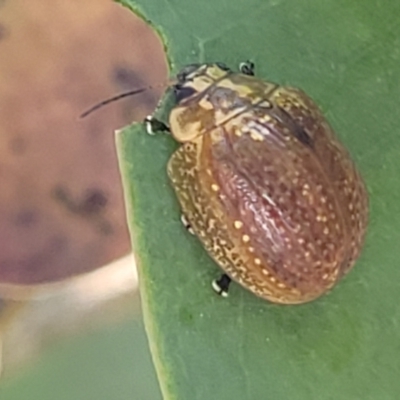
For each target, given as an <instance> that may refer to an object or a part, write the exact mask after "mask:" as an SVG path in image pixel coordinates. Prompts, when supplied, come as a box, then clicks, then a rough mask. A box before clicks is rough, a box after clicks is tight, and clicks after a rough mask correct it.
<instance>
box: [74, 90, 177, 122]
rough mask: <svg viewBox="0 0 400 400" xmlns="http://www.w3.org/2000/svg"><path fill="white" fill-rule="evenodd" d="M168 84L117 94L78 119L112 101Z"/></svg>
mask: <svg viewBox="0 0 400 400" xmlns="http://www.w3.org/2000/svg"><path fill="white" fill-rule="evenodd" d="M168 84H169V83H163V84H160V85H157V86H147V87H145V88H140V89H135V90H129V91H128V92H124V93H120V94H117V95H116V96H113V97H110V98H109V99H106V100H103V101H100V103H97V104H95V105H94V106H93V107H90V108H89V109H88V110H86V111H85V112H84V113H82V114H81V115H80V116H79V118H85V117H87V116H88V115H89V114H91V113H92V112H93V111H96V110H98V109H99V108H102V107H104V106H106V105H107V104H110V103H114V101H117V100H121V99H123V98H125V97H129V96H134V95H136V94H139V93H142V92H145V91H146V90H150V89H155V88H158V87H160V86H167V85H168Z"/></svg>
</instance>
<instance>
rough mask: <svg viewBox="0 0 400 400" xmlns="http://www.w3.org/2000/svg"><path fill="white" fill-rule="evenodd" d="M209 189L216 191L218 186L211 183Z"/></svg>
mask: <svg viewBox="0 0 400 400" xmlns="http://www.w3.org/2000/svg"><path fill="white" fill-rule="evenodd" d="M211 189H212V190H213V191H214V192H218V190H219V186H218V185H217V184H215V183H213V184H212V185H211Z"/></svg>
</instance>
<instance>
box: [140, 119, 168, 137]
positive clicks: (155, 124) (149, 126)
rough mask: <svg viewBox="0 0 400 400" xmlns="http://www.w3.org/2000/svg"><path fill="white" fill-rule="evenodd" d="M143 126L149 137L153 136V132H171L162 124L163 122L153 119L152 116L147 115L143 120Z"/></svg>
mask: <svg viewBox="0 0 400 400" xmlns="http://www.w3.org/2000/svg"><path fill="white" fill-rule="evenodd" d="M144 124H145V125H146V131H147V133H148V134H149V135H154V134H155V132H159V131H163V132H167V133H170V132H171V130H170V129H169V126H168V125H166V124H164V122H162V121H160V120H158V119H155V118H154V117H153V116H152V115H148V116H147V117H146V118H145V119H144Z"/></svg>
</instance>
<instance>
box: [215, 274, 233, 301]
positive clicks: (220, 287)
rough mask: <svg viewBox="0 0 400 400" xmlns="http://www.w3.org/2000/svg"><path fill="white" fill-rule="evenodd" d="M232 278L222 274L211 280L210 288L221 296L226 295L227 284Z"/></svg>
mask: <svg viewBox="0 0 400 400" xmlns="http://www.w3.org/2000/svg"><path fill="white" fill-rule="evenodd" d="M231 282H232V279H231V278H229V276H228V275H226V274H223V275H221V277H220V278H219V279H215V280H214V281H213V282H212V288H213V289H214V290H215V291H216V292H217V294H219V295H220V296H222V297H228V290H229V285H230V283H231Z"/></svg>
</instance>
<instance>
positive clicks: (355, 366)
mask: <svg viewBox="0 0 400 400" xmlns="http://www.w3.org/2000/svg"><path fill="white" fill-rule="evenodd" d="M124 3H126V4H127V5H128V6H129V7H131V8H132V9H134V10H136V11H138V12H139V13H140V14H141V15H142V16H143V17H144V18H145V19H146V20H148V21H150V22H151V24H152V25H153V26H154V27H155V28H156V29H157V30H158V31H159V32H160V34H161V35H162V37H163V38H164V41H165V44H166V48H167V51H168V57H169V60H170V61H171V65H172V72H173V73H175V72H176V70H177V69H179V68H180V67H182V66H183V65H185V64H187V63H192V62H199V61H200V62H202V61H215V60H217V61H223V62H225V63H227V64H228V65H231V66H233V67H234V66H236V65H238V63H239V62H240V61H244V60H247V59H251V60H253V61H254V62H255V63H256V73H257V75H258V76H260V77H262V78H265V79H268V80H272V81H275V82H278V83H281V84H290V85H293V86H298V87H300V88H302V89H303V90H305V91H306V92H307V93H308V94H309V95H310V96H311V97H313V98H314V99H315V100H316V102H317V103H318V104H319V105H320V106H321V108H322V109H323V110H324V112H325V114H326V116H327V118H328V119H329V121H330V122H331V124H332V125H333V127H334V128H335V130H336V131H337V133H338V135H339V136H340V138H341V139H342V141H343V142H344V143H345V144H346V145H347V147H348V148H349V150H350V151H351V153H352V154H353V156H354V159H355V160H356V163H357V164H358V166H359V168H360V170H361V172H362V174H363V176H364V178H365V180H366V182H367V186H368V190H369V193H370V203H371V215H370V224H369V234H368V237H367V242H366V245H365V248H364V252H363V254H362V257H361V259H360V260H359V261H358V263H357V265H356V268H355V269H354V270H353V271H352V272H351V273H350V274H349V275H348V276H347V277H346V278H345V279H344V280H343V281H342V283H340V284H339V286H338V287H337V288H336V289H335V290H334V291H333V292H332V293H330V294H329V295H327V296H325V297H323V298H321V299H320V300H318V301H316V302H313V303H310V304H306V305H301V306H278V305H273V304H269V303H267V302H265V301H262V300H260V299H257V298H256V297H254V296H252V295H251V294H250V293H248V292H246V291H245V290H244V289H242V288H240V287H239V286H237V285H233V286H232V288H231V292H230V296H229V298H228V299H226V300H224V299H221V298H218V297H217V296H215V295H214V293H213V292H212V290H211V288H210V282H211V280H212V279H213V278H215V277H216V276H217V275H218V274H219V269H218V267H217V266H216V265H215V264H214V263H213V262H212V261H211V260H210V259H209V257H208V256H207V255H206V253H205V251H204V250H203V249H202V247H201V245H200V243H199V241H198V240H197V239H196V238H195V237H192V236H190V235H189V234H188V233H187V232H186V231H185V229H184V228H183V227H182V225H181V223H180V221H179V216H180V213H179V207H178V204H177V201H176V199H175V197H174V194H173V190H172V189H171V187H170V185H169V182H168V180H167V175H166V163H167V160H168V158H169V157H170V155H171V153H172V151H173V150H174V149H175V148H176V147H177V144H175V143H174V142H173V140H172V138H170V137H167V136H164V135H161V134H160V135H157V136H149V135H146V133H145V131H144V130H143V128H142V126H141V125H134V126H132V127H130V128H127V129H126V130H124V131H123V132H120V133H119V135H118V138H117V143H118V150H119V155H120V163H121V171H122V175H123V181H124V187H125V195H126V201H127V206H128V215H129V223H130V228H131V232H132V238H133V245H134V248H135V252H136V256H137V261H138V265H139V269H140V278H141V291H142V297H143V305H144V311H145V320H146V325H147V331H148V335H149V340H150V345H151V347H152V353H153V357H154V359H155V361H156V367H157V370H158V376H159V380H160V383H161V386H162V391H163V395H164V398H165V399H178V400H188V399H190V400H204V399H217V400H224V399H241V400H254V399H291V400H297V399H307V400H310V399H316V400H325V399H326V400H328V399H346V400H349V399H350V400H351V399H354V400H359V399H364V400H368V399H371V400H372V399H373V400H376V399H388V400H389V399H394V398H397V397H398V393H400V379H399V374H400V368H399V367H400V357H399V350H400V305H399V303H400V302H399V301H398V291H399V289H398V288H399V286H398V282H399V281H400V268H398V260H399V258H400V246H399V245H398V243H400V213H399V212H398V208H399V206H398V204H400V201H399V200H400V179H399V178H398V174H399V171H400V156H399V155H400V140H399V139H400V134H399V126H400V113H399V112H398V110H397V109H396V108H395V103H397V100H398V99H399V98H400V67H399V66H400V24H399V19H398V16H399V15H400V3H398V2H394V1H389V0H386V1H385V0H383V1H378V0H364V1H362V2H350V1H344V0H339V1H338V0H326V1H320V0H307V1H305V0H247V1H239V0H236V1H233V0H229V1H228V0H214V1H212V2H202V1H198V0H185V1H184V2H183V1H178V0H164V1H163V0H137V3H134V2H133V1H128V0H125V1H124ZM149 62H151V60H149ZM152 83H153V82H152Z"/></svg>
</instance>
